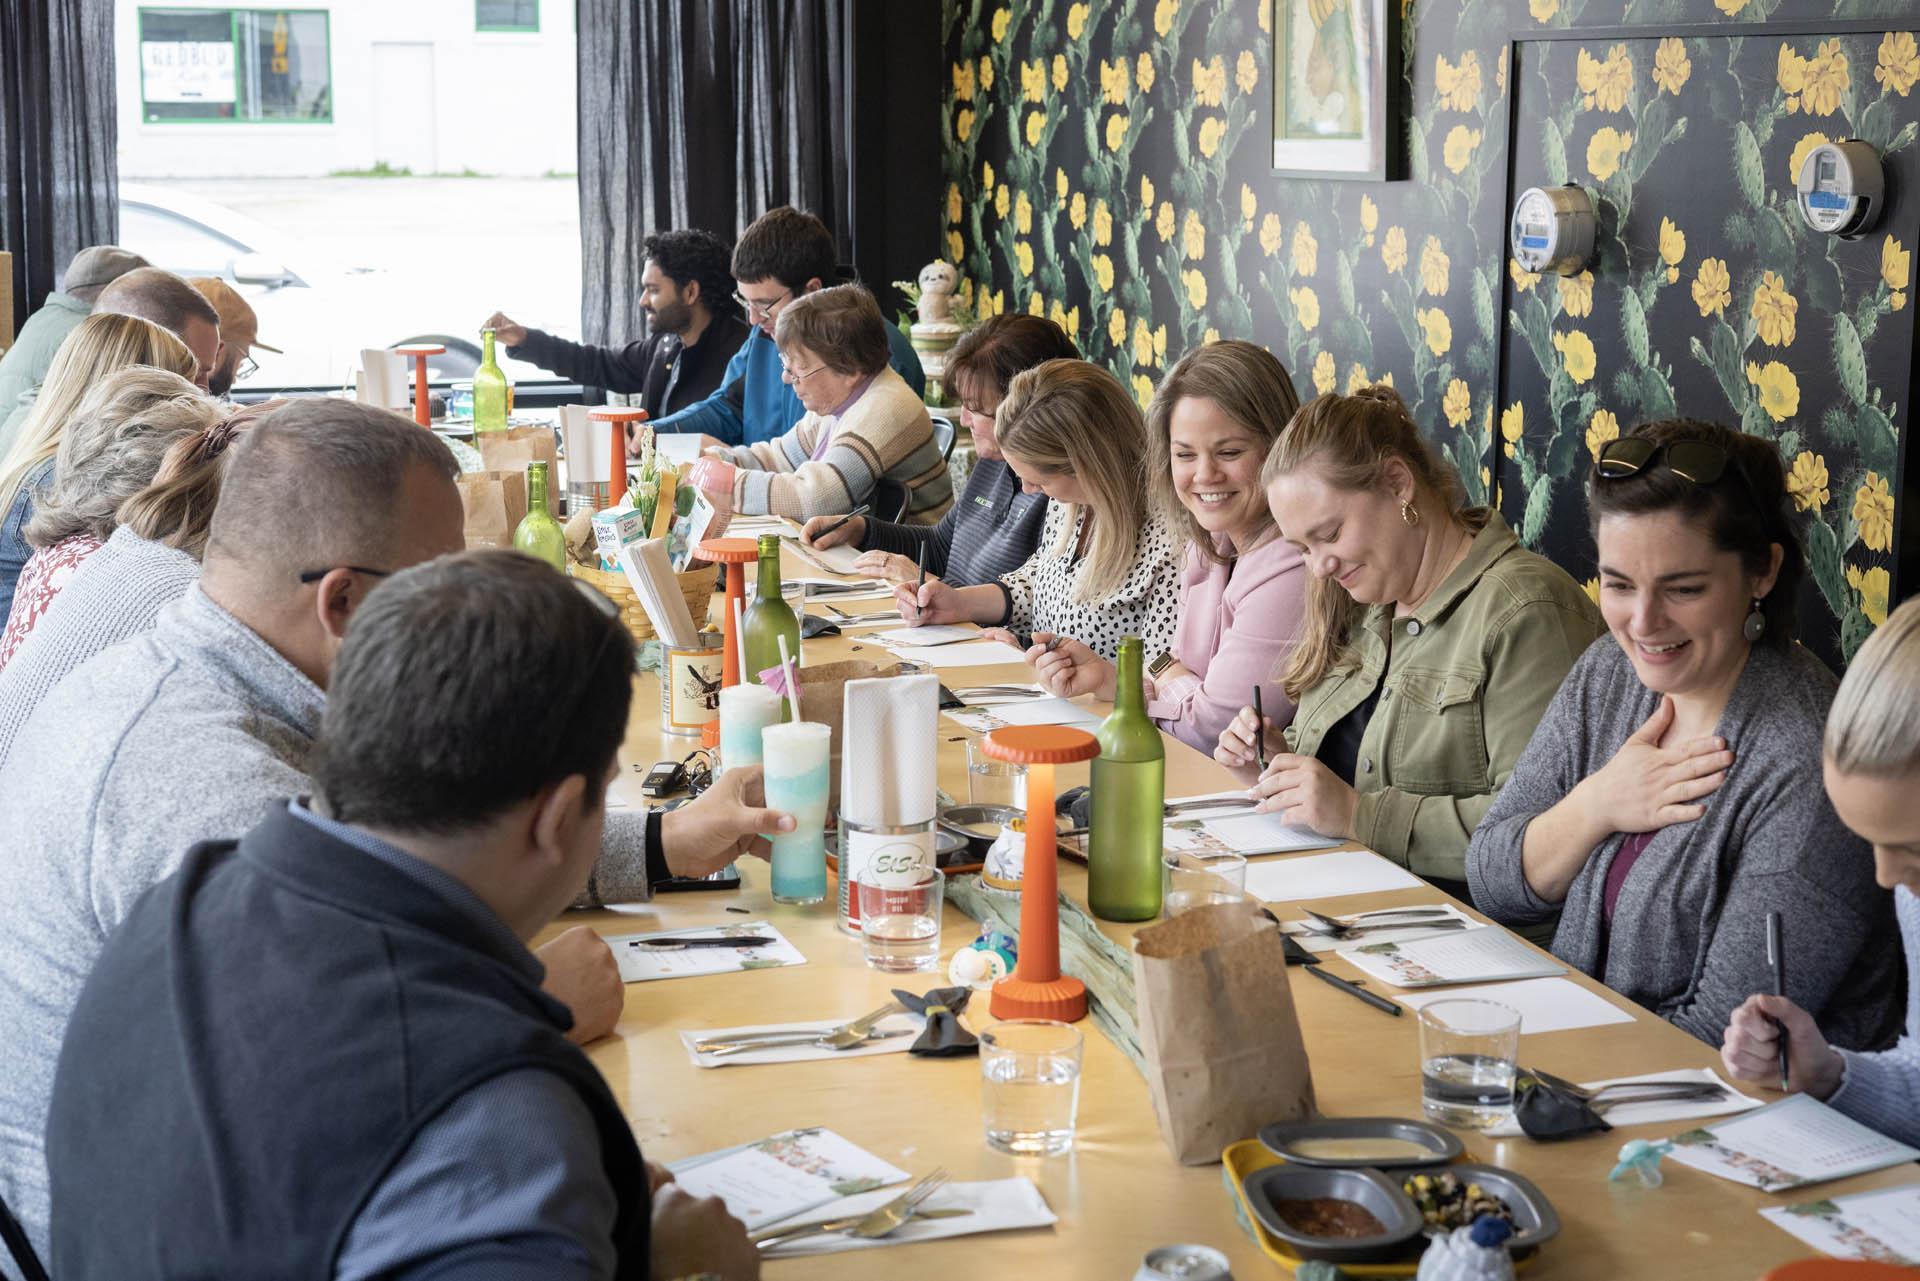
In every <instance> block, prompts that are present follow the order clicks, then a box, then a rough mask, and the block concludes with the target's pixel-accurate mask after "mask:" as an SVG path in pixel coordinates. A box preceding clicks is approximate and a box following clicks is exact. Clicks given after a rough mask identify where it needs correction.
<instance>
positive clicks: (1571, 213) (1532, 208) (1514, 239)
mask: <svg viewBox="0 0 1920 1281" xmlns="http://www.w3.org/2000/svg"><path fill="white" fill-rule="evenodd" d="M1597 226H1598V224H1597V223H1596V222H1595V220H1594V216H1593V198H1592V197H1591V196H1589V195H1587V193H1586V192H1585V191H1583V190H1581V189H1580V188H1579V187H1574V186H1566V187H1528V188H1527V189H1526V190H1525V191H1523V192H1521V193H1520V199H1519V200H1517V201H1515V202H1514V206H1513V224H1512V226H1511V227H1509V228H1508V239H1509V243H1510V245H1511V247H1512V250H1513V258H1514V261H1515V262H1517V263H1519V264H1520V265H1521V266H1522V267H1523V268H1525V269H1526V270H1528V271H1533V272H1552V273H1555V274H1556V275H1561V276H1573V275H1577V274H1579V273H1580V272H1581V271H1583V270H1585V268H1586V265H1587V262H1588V261H1589V260H1590V259H1591V258H1592V257H1593V236H1594V231H1595V228H1596V227H1597Z"/></svg>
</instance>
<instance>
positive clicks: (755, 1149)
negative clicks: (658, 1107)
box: [667, 1127, 907, 1232]
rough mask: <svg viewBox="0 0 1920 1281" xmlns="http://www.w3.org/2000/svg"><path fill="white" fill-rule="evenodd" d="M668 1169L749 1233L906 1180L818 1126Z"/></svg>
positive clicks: (897, 1171)
mask: <svg viewBox="0 0 1920 1281" xmlns="http://www.w3.org/2000/svg"><path fill="white" fill-rule="evenodd" d="M667 1168H668V1169H670V1170H672V1171H673V1179H674V1182H675V1183H678V1184H679V1185H680V1187H681V1188H682V1189H683V1190H685V1191H686V1192H688V1193H690V1194H691V1195H693V1196H717V1197H719V1198H720V1199H721V1200H722V1201H724V1202H726V1205H727V1211H728V1213H730V1214H732V1215H733V1217H734V1218H736V1219H738V1220H740V1221H741V1222H742V1223H744V1224H746V1225H747V1230H748V1231H749V1232H752V1231H754V1230H756V1229H759V1228H763V1227H765V1226H766V1225H767V1224H769V1223H777V1222H779V1221H780V1220H781V1219H786V1218H791V1217H792V1216H794V1215H796V1214H805V1213H806V1212H807V1211H808V1210H813V1209H817V1208H819V1207H820V1206H823V1205H826V1204H827V1203H828V1202H830V1201H837V1200H839V1199H840V1198H841V1197H845V1196H853V1195H855V1194H857V1193H861V1192H871V1191H872V1190H873V1189H875V1188H884V1187H886V1186H888V1185H889V1184H894V1183H904V1182H905V1181H906V1179H907V1172H906V1171H905V1170H901V1169H896V1168H895V1167H893V1166H891V1165H889V1164H887V1163H886V1162H885V1161H882V1160H881V1159H880V1158H879V1157H877V1156H875V1155H873V1153H871V1152H868V1151H866V1150H865V1149H864V1148H859V1147H855V1146H854V1145H853V1144H851V1143H849V1142H847V1141H846V1140H845V1139H843V1138H841V1137H840V1136H839V1135H837V1134H835V1133H834V1132H833V1131H832V1130H826V1129H820V1128H817V1127H816V1128H812V1129H805V1130H788V1131H787V1132H786V1133H784V1134H776V1135H774V1136H773V1137H772V1138H770V1139H761V1140H759V1141H758V1142H755V1143H748V1144H744V1145H742V1146H740V1147H737V1148H725V1149H722V1150H721V1151H718V1152H709V1153H707V1154H706V1155H704V1156H695V1157H688V1158H687V1159H686V1160H684V1161H677V1162H675V1163H673V1164H672V1165H670V1166H668V1167H667Z"/></svg>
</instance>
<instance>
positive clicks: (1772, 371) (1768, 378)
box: [1747, 360, 1800, 423]
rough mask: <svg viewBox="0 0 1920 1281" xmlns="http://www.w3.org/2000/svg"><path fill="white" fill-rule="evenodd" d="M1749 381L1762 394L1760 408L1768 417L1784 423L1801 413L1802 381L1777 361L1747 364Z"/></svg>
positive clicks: (1750, 362)
mask: <svg viewBox="0 0 1920 1281" xmlns="http://www.w3.org/2000/svg"><path fill="white" fill-rule="evenodd" d="M1747 381H1748V382H1750V383H1752V384H1753V385H1754V387H1755V388H1757V389H1758V390H1759V393H1760V408H1762V409H1764V410H1765V411H1766V413H1767V417H1769V418H1771V419H1773V421H1775V422H1777V423H1783V422H1785V421H1786V420H1787V419H1789V418H1791V417H1793V416H1794V415H1795V414H1797V413H1799V412H1800V380H1799V379H1798V378H1796V377H1794V375H1793V371H1792V370H1791V369H1788V368H1787V367H1786V366H1785V365H1783V364H1781V363H1780V362H1779V361H1777V360H1769V361H1768V362H1767V363H1766V364H1764V365H1762V364H1759V363H1757V362H1753V361H1749V362H1748V363H1747Z"/></svg>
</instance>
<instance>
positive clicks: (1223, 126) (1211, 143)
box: [1200, 116, 1227, 160]
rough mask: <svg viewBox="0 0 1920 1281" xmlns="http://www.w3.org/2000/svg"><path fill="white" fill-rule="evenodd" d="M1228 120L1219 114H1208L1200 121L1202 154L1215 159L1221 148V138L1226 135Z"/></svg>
mask: <svg viewBox="0 0 1920 1281" xmlns="http://www.w3.org/2000/svg"><path fill="white" fill-rule="evenodd" d="M1226 133H1227V122H1226V121H1224V120H1222V119H1221V118H1220V117H1219V116H1208V117H1207V118H1206V119H1205V120H1202V121H1201V122H1200V154H1201V155H1203V156H1205V157H1206V158H1207V159H1209V160H1211V159H1213V156H1214V153H1215V152H1217V151H1219V150H1220V140H1221V139H1222V138H1224V137H1225V136H1226Z"/></svg>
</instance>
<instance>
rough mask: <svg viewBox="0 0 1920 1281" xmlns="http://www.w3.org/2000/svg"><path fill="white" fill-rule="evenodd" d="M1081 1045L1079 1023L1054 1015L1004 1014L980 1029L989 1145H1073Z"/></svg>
mask: <svg viewBox="0 0 1920 1281" xmlns="http://www.w3.org/2000/svg"><path fill="white" fill-rule="evenodd" d="M1082 1048H1083V1042H1082V1040H1081V1036H1080V1029H1079V1028H1077V1027H1075V1026H1073V1024H1071V1023H1058V1022H1055V1021H1054V1020H1052V1019H1008V1020H1006V1021H1005V1022H1002V1023H995V1024H994V1025H993V1026H992V1027H990V1028H988V1029H987V1030H986V1031H984V1032H982V1033H981V1034H980V1081H981V1115H982V1119H983V1121H984V1123H985V1127H986V1134H987V1145H988V1146H989V1147H992V1148H997V1149H998V1150H1000V1151H1002V1152H1011V1153H1012V1154H1014V1155H1015V1156H1054V1155H1056V1154H1058V1153H1061V1152H1065V1151H1067V1150H1068V1149H1070V1148H1071V1147H1073V1122H1074V1115H1075V1113H1077V1112H1078V1111H1079V1108H1080V1055H1081V1051H1082Z"/></svg>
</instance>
